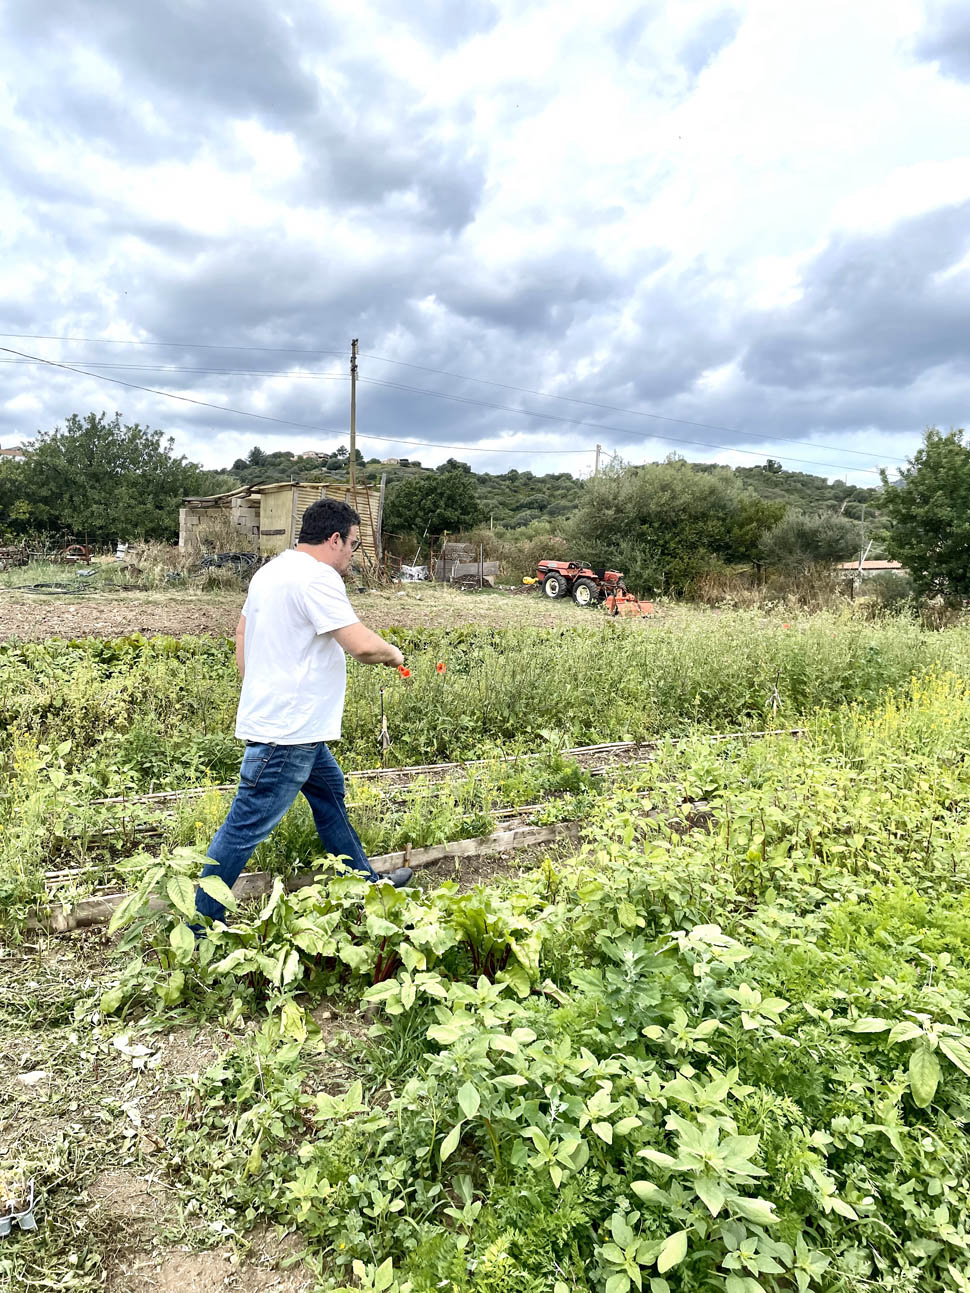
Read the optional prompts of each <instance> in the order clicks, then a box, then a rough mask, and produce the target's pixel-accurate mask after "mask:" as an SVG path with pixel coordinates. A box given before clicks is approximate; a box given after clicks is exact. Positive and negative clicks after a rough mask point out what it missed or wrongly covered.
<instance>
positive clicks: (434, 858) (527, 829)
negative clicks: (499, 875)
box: [29, 822, 579, 934]
mask: <svg viewBox="0 0 970 1293" xmlns="http://www.w3.org/2000/svg"><path fill="white" fill-rule="evenodd" d="M578 837H579V822H554V823H553V824H552V825H551V826H516V827H513V828H512V829H510V830H504V831H495V832H494V834H492V835H485V836H482V837H480V838H478V839H467V840H453V841H452V842H451V843H449V844H435V845H432V846H431V847H429V848H423V849H405V850H403V851H402V852H398V853H384V854H381V855H380V856H378V857H374V858H371V866H372V867H373V868H374V870H375V871H376V872H377V873H378V875H388V874H389V873H390V872H391V871H395V870H396V869H397V868H398V867H402V866H409V867H411V868H412V869H413V870H415V871H420V870H423V869H424V868H425V867H429V866H434V864H435V863H437V862H444V861H450V860H452V859H456V860H457V859H459V858H463V857H485V856H487V855H489V854H491V853H505V852H508V851H511V850H515V849H523V848H534V847H537V846H538V845H540V844H548V843H551V842H552V841H553V840H559V839H571V840H573V841H575V840H576V839H578ZM317 878H318V877H317V874H316V873H315V872H313V871H301V872H299V873H298V874H297V875H294V876H291V877H290V878H289V879H288V880H287V881H286V882H285V883H286V888H287V890H289V891H292V890H294V889H303V888H305V887H306V886H307V885H310V884H313V883H314V882H315V881H316V879H317ZM274 879H275V876H272V875H270V874H269V872H268V871H252V872H243V874H242V875H241V876H240V877H239V879H238V880H237V881H236V884H235V886H234V888H233V893H234V894H235V895H236V897H237V898H241V899H248V898H258V897H260V896H262V895H263V894H265V893H269V891H270V890H271V889H272V887H273V881H274ZM127 896H128V895H127V894H124V893H113V894H102V895H99V896H98V897H95V898H82V899H81V901H80V902H79V903H77V905H76V906H74V907H71V908H69V909H68V910H67V911H61V912H55V913H52V915H51V916H50V917H49V918H47V919H46V920H43V919H37V920H33V921H30V922H29V927H31V928H34V929H38V928H43V929H46V930H47V931H48V932H49V933H51V934H66V933H68V932H70V931H71V930H75V929H86V928H88V927H89V926H92V925H106V924H107V923H108V921H110V919H111V916H112V913H113V912H114V910H115V909H116V908H117V907H119V906H120V905H121V903H122V902H123V901H124V900H125V898H126V897H127ZM151 905H152V907H153V908H154V909H155V910H161V909H162V908H164V907H165V905H166V904H165V903H163V902H161V901H159V900H153V902H152V904H151Z"/></svg>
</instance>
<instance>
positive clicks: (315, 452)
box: [296, 449, 329, 458]
mask: <svg viewBox="0 0 970 1293" xmlns="http://www.w3.org/2000/svg"><path fill="white" fill-rule="evenodd" d="M296 456H297V457H298V458H327V457H329V455H328V454H325V453H321V452H320V450H319V449H303V450H302V451H301V452H300V453H298V454H297V455H296Z"/></svg>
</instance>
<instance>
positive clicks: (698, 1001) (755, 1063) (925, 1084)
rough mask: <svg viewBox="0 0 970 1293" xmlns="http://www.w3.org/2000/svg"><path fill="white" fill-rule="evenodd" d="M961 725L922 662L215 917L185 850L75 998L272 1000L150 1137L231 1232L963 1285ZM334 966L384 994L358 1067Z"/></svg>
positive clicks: (603, 1290) (680, 1285) (463, 1276)
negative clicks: (536, 852) (487, 847)
mask: <svg viewBox="0 0 970 1293" xmlns="http://www.w3.org/2000/svg"><path fill="white" fill-rule="evenodd" d="M968 741H970V690H968V687H967V684H966V682H965V681H964V680H963V679H962V678H960V677H958V676H955V675H953V674H940V673H930V674H928V675H926V676H925V677H923V678H921V679H918V680H915V681H913V682H912V683H911V684H910V685H909V686H907V687H905V688H904V689H901V692H900V694H898V695H891V696H887V697H885V698H884V699H883V701H882V703H881V704H879V705H877V706H868V707H863V706H859V705H849V706H845V707H842V708H840V709H838V710H836V711H834V712H833V713H832V714H831V715H828V716H821V717H819V718H818V719H817V720H816V721H815V723H814V725H813V729H812V731H811V732H810V734H808V735H807V736H806V737H804V738H802V739H800V740H797V741H795V740H786V739H784V738H782V739H779V740H776V741H771V742H761V743H757V744H751V745H747V746H741V745H738V746H734V747H732V748H730V749H728V748H723V747H717V746H711V745H709V744H706V743H704V742H702V741H699V740H698V741H696V742H687V743H685V744H684V745H682V746H678V747H668V748H666V749H664V750H663V751H661V752H660V753H659V756H658V759H657V761H656V763H655V764H654V765H652V766H651V767H650V768H648V769H640V770H631V771H630V773H629V774H628V775H627V780H626V781H625V783H624V784H616V785H614V786H612V787H611V788H610V792H609V793H608V794H602V795H600V796H596V797H594V798H591V800H590V803H589V821H588V825H587V829H586V833H585V842H584V844H583V846H582V847H581V849H580V851H579V852H578V854H577V856H575V857H573V858H570V859H569V860H566V861H559V862H555V861H552V860H548V861H546V862H545V863H544V864H541V865H539V866H537V867H536V868H535V869H534V870H531V871H529V872H528V873H525V874H523V875H521V876H518V877H515V878H510V879H508V880H507V881H506V882H505V883H499V884H495V885H493V886H491V887H478V888H475V889H472V890H466V891H461V890H459V889H458V888H457V887H456V886H454V885H443V886H441V887H440V888H439V889H437V890H435V891H432V892H429V893H427V894H421V893H414V892H411V893H407V892H400V891H394V890H385V889H375V888H371V887H369V886H366V885H363V884H362V883H361V882H359V881H357V880H355V879H353V878H333V879H331V880H330V881H329V882H327V883H322V884H321V885H320V886H318V887H315V888H309V889H304V890H302V891H300V892H298V893H294V894H285V893H284V892H283V891H282V887H281V886H277V888H276V889H275V890H274V893H273V894H272V896H271V897H270V899H269V900H268V901H267V902H266V903H265V904H264V905H263V906H262V908H260V909H259V910H254V911H251V912H238V913H237V914H236V916H235V917H234V923H233V926H232V927H231V928H229V929H225V928H217V929H215V930H214V931H213V932H212V934H211V935H210V937H209V938H208V939H207V940H206V941H205V942H204V943H203V944H202V946H201V947H200V949H199V951H198V953H196V950H195V948H194V942H193V940H192V938H191V935H189V934H188V931H187V929H186V927H185V924H184V921H185V919H186V918H187V917H188V916H189V914H190V912H191V910H192V908H191V895H192V881H191V879H190V877H189V874H188V871H187V866H186V860H185V859H184V858H183V857H181V856H179V855H178V854H173V855H168V856H163V857H161V858H160V859H159V860H158V861H157V862H156V863H155V864H154V865H152V866H151V867H150V868H149V869H148V870H146V871H144V872H143V874H142V883H141V886H140V888H139V889H138V891H137V892H136V894H135V895H134V896H133V898H132V901H131V902H130V903H129V904H127V906H126V907H125V908H124V909H122V910H120V911H119V912H118V914H117V916H116V920H115V927H116V929H119V930H122V931H123V943H124V946H123V948H122V956H123V961H122V963H121V964H120V965H119V968H118V970H117V971H116V972H115V973H114V974H113V975H112V974H109V975H108V976H107V977H106V978H103V979H102V981H101V982H100V983H99V985H98V986H97V989H96V991H95V994H94V996H93V997H89V998H84V999H81V1000H79V1001H78V1003H77V1006H76V1008H75V1012H74V1016H73V1018H72V1020H71V1024H70V1027H71V1028H72V1029H73V1030H74V1035H75V1036H77V1035H82V1036H83V1035H86V1032H90V1030H92V1029H94V1030H101V1031H102V1032H103V1031H104V1030H106V1029H107V1030H108V1031H109V1032H110V1030H111V1029H112V1028H120V1027H121V1023H120V1022H119V1023H118V1024H114V1023H113V1022H112V1021H113V1020H119V1021H120V1020H123V1021H124V1028H125V1030H126V1032H129V1033H130V1031H131V1029H132V1028H136V1029H137V1028H145V1029H152V1028H157V1027H163V1028H166V1029H168V1028H170V1027H172V1026H174V1025H175V1024H176V1023H177V1022H178V1021H179V1020H180V1019H181V1020H196V1021H200V1020H219V1021H221V1022H222V1024H223V1026H225V1027H235V1026H237V1025H239V1024H241V1023H242V1021H244V1020H245V1019H255V1020H257V1021H260V1022H259V1026H258V1029H257V1031H256V1032H255V1034H253V1033H251V1032H247V1033H245V1034H242V1035H240V1036H239V1039H238V1041H237V1042H236V1043H235V1044H233V1045H231V1046H230V1047H229V1048H228V1049H227V1050H226V1052H225V1053H224V1054H223V1055H222V1057H221V1058H220V1059H219V1060H218V1062H217V1063H216V1064H215V1065H213V1066H212V1067H211V1068H209V1069H208V1070H207V1071H206V1072H204V1073H202V1074H201V1075H200V1076H198V1077H197V1078H194V1079H190V1080H188V1081H187V1082H186V1083H185V1085H184V1089H183V1096H184V1098H180V1099H179V1101H178V1103H177V1105H176V1112H174V1113H173V1114H172V1116H171V1117H170V1118H169V1119H168V1120H167V1121H165V1122H164V1123H163V1125H161V1127H160V1129H159V1130H160V1136H161V1140H162V1142H163V1145H164V1148H163V1149H162V1150H156V1151H153V1156H152V1162H153V1164H154V1166H155V1170H156V1171H159V1170H161V1171H165V1172H167V1173H169V1174H170V1179H171V1180H172V1182H173V1183H176V1182H177V1185H178V1191H179V1199H180V1202H181V1204H182V1206H183V1208H185V1210H186V1213H187V1214H192V1213H198V1214H201V1215H203V1216H204V1217H205V1218H206V1221H207V1223H208V1224H209V1225H210V1226H212V1225H215V1226H216V1227H221V1228H222V1230H223V1233H227V1232H230V1231H231V1232H232V1233H236V1234H242V1233H245V1232H246V1231H248V1230H249V1229H250V1228H251V1227H252V1226H254V1225H255V1224H256V1223H258V1222H271V1223H277V1224H279V1225H281V1226H283V1227H285V1228H287V1229H293V1228H296V1229H297V1230H298V1231H299V1233H300V1235H301V1237H302V1241H303V1243H304V1244H305V1245H306V1251H305V1254H304V1261H305V1263H306V1266H307V1269H309V1270H310V1271H313V1272H315V1274H316V1278H317V1282H318V1287H319V1288H320V1289H326V1288H335V1287H345V1286H352V1287H354V1288H361V1289H371V1290H390V1293H404V1291H405V1290H407V1289H410V1290H412V1293H431V1290H434V1289H442V1288H444V1289H451V1290H454V1291H455V1293H512V1290H515V1293H580V1291H585V1290H594V1291H595V1293H628V1290H630V1289H634V1288H635V1289H641V1288H646V1289H649V1290H650V1293H701V1290H705V1291H706V1290H723V1293H759V1290H763V1291H765V1293H783V1291H788V1290H792V1289H797V1290H799V1291H804V1290H819V1291H820V1293H870V1291H871V1290H872V1289H873V1288H874V1287H876V1288H885V1289H892V1290H903V1289H913V1290H915V1289H919V1290H921V1291H922V1290H926V1291H927V1293H936V1291H937V1290H940V1291H943V1290H947V1291H955V1293H966V1289H967V1277H966V1271H967V1268H968V1265H970V1257H968V1255H970V1201H968V1197H967V1192H966V1187H965V1182H966V1180H967V1178H968V1174H970V1143H968V1139H967V1135H966V1132H967V1124H968V1120H970V1037H968V1035H967V1034H968V1019H967V1010H966V1001H967V996H968V992H970V955H968V954H970V896H968V892H967V886H968V883H970V862H968V858H970V822H968V815H967V811H966V810H967V806H968V800H970V769H968V765H967V763H966V761H965V757H964V751H965V750H966V748H967V745H968ZM645 790H646V791H648V792H649V793H648V797H647V800H646V802H647V803H649V804H650V805H651V806H652V807H653V808H655V809H656V810H657V812H656V815H654V816H648V815H646V814H645V813H644V811H643V808H644V802H645V801H644V798H643V792H644V791H645ZM700 797H703V798H705V799H706V800H707V801H708V802H709V804H710V805H711V810H712V817H711V820H710V822H709V824H708V826H707V828H706V829H703V830H696V831H692V832H688V833H684V832H683V831H681V830H678V829H676V828H673V827H671V826H670V825H669V824H668V821H669V819H670V818H672V817H674V816H676V808H677V805H678V804H679V803H681V802H682V801H683V799H685V798H700ZM223 896H225V895H223ZM152 897H155V898H161V899H162V900H163V903H164V906H163V908H162V909H161V910H158V909H153V908H150V906H149V900H150V899H151V898H152ZM321 1001H327V1002H329V1003H331V1005H336V1004H337V1003H343V1005H342V1008H344V1009H347V1010H352V1009H353V1006H354V1004H355V1003H358V1002H361V1003H365V1004H370V1005H371V1006H372V1007H373V1008H374V1009H375V1010H376V1011H377V1012H378V1014H377V1018H376V1020H375V1022H374V1024H373V1026H372V1028H371V1033H370V1036H369V1037H367V1038H363V1039H362V1038H360V1037H359V1034H358V1036H357V1039H356V1040H352V1039H350V1038H348V1039H346V1040H345V1042H344V1044H343V1048H342V1049H341V1050H340V1052H339V1054H338V1056H337V1058H338V1059H339V1064H338V1066H337V1068H336V1069H335V1068H334V1059H335V1056H334V1043H333V1038H332V1037H328V1038H327V1039H324V1038H322V1037H321V1036H320V1033H319V1029H318V1027H317V1025H316V1023H315V1020H314V1016H313V1014H312V1013H311V1011H312V1010H313V1009H314V1007H315V1006H316V1005H317V1004H318V1003H320V1002H321ZM348 1018H349V1016H348ZM24 1167H25V1168H26V1167H30V1168H31V1170H36V1171H37V1172H38V1173H39V1174H41V1175H42V1174H43V1172H44V1167H43V1165H42V1164H25V1165H24ZM52 1188H53V1189H54V1192H55V1194H56V1188H57V1187H56V1184H54V1183H52ZM18 1251H20V1252H23V1254H24V1257H23V1262H24V1265H23V1266H21V1267H19V1268H14V1269H13V1274H14V1275H15V1276H18V1277H21V1278H24V1279H25V1278H26V1275H27V1274H30V1273H31V1271H30V1268H29V1261H30V1256H29V1254H30V1249H29V1247H28V1246H27V1245H26V1244H24V1245H21V1249H19V1250H18ZM92 1262H93V1265H92V1269H95V1268H96V1262H94V1261H93V1259H92Z"/></svg>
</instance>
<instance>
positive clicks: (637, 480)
mask: <svg viewBox="0 0 970 1293" xmlns="http://www.w3.org/2000/svg"><path fill="white" fill-rule="evenodd" d="M783 511H784V507H783V506H782V505H781V504H778V503H767V502H765V501H764V500H763V499H760V498H758V497H757V495H756V494H754V493H752V492H751V491H750V490H747V489H745V488H744V487H743V486H742V485H741V484H740V483H739V482H738V481H737V480H736V479H735V478H734V476H733V475H732V474H731V472H730V470H729V469H727V468H725V467H718V468H715V469H714V470H708V471H695V470H694V468H693V465H692V464H691V463H688V462H684V461H682V460H679V459H676V460H668V461H667V462H664V463H654V464H651V465H650V466H647V467H623V466H611V467H608V468H607V469H606V470H605V471H601V472H600V474H599V475H598V476H594V477H593V478H592V479H591V480H589V481H587V483H586V488H585V492H584V495H583V499H582V501H581V503H580V506H579V510H578V511H577V513H576V516H575V518H574V521H573V524H572V526H571V527H570V539H571V542H572V545H573V549H574V551H575V556H576V559H582V560H584V561H588V562H590V563H591V564H592V565H594V566H612V567H615V568H618V569H620V570H623V571H624V573H625V574H626V577H627V580H628V582H629V583H630V584H631V585H632V586H633V587H634V588H635V589H636V590H637V591H638V592H660V591H664V592H683V591H684V590H685V589H686V588H687V587H688V586H689V585H690V583H691V582H692V580H694V579H695V578H697V576H698V575H700V574H702V573H703V572H704V571H706V570H710V569H712V568H714V567H717V566H721V565H723V564H724V563H744V562H751V561H755V560H756V559H757V555H758V543H759V542H760V539H761V536H762V535H763V534H764V533H765V531H766V530H768V529H769V528H770V527H771V526H772V525H774V524H775V522H776V521H778V520H780V518H781V516H782V513H783Z"/></svg>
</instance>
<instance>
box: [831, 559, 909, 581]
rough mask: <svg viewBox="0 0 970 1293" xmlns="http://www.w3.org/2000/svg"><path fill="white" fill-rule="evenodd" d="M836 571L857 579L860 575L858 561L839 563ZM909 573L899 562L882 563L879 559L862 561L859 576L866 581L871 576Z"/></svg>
mask: <svg viewBox="0 0 970 1293" xmlns="http://www.w3.org/2000/svg"><path fill="white" fill-rule="evenodd" d="M835 568H836V570H840V571H842V572H843V573H844V574H846V575H853V576H855V577H858V576H859V574H860V570H859V562H858V561H840V562H839V563H838V565H837V566H836V567H835ZM908 574H909V571H908V570H907V569H906V567H905V566H904V565H903V563H902V562H901V561H883V560H881V559H878V560H871V561H863V563H862V570H861V575H862V578H863V579H868V578H870V577H871V576H872V575H908Z"/></svg>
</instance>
